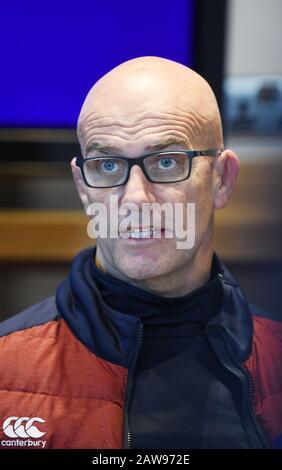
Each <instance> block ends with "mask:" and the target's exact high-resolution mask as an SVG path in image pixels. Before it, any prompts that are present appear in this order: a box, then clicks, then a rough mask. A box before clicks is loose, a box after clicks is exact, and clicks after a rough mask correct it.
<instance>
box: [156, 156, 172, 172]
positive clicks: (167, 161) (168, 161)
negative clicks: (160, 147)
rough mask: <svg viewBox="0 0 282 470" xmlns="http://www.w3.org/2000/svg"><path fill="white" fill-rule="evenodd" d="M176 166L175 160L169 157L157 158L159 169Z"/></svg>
mask: <svg viewBox="0 0 282 470" xmlns="http://www.w3.org/2000/svg"><path fill="white" fill-rule="evenodd" d="M175 166H176V162H175V160H173V159H172V158H171V157H163V158H161V159H160V160H159V167H160V168H161V169H169V170H170V169H171V168H174V167H175Z"/></svg>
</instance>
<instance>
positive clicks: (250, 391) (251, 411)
mask: <svg viewBox="0 0 282 470" xmlns="http://www.w3.org/2000/svg"><path fill="white" fill-rule="evenodd" d="M221 335H222V337H223V341H224V344H225V346H226V348H227V350H228V351H229V354H230V357H232V359H233V361H234V363H235V364H236V367H238V369H239V370H240V371H241V372H242V374H243V375H244V376H245V377H246V378H247V381H248V403H247V405H248V407H247V408H248V415H249V421H250V422H251V424H250V422H249V421H248V423H246V424H247V425H248V426H247V427H248V428H249V427H250V425H253V427H254V429H255V431H256V433H257V435H258V436H259V439H260V441H261V443H262V444H263V447H264V448H267V449H270V448H271V446H270V444H269V442H268V440H267V438H266V436H265V434H264V431H263V429H262V428H261V426H259V423H258V422H257V419H256V417H255V415H254V402H253V382H252V378H251V376H250V374H249V372H248V371H247V369H246V368H245V367H243V366H242V365H241V364H240V363H239V362H237V361H236V360H235V359H234V358H233V354H232V350H231V347H230V345H229V343H228V340H227V338H226V337H225V334H223V333H222V332H221ZM229 369H230V370H231V371H232V372H233V373H234V374H235V375H237V374H236V369H235V368H234V366H233V365H232V364H231V363H230V364H229Z"/></svg>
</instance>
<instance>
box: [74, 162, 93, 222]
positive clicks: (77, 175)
mask: <svg viewBox="0 0 282 470" xmlns="http://www.w3.org/2000/svg"><path fill="white" fill-rule="evenodd" d="M71 171H72V175H73V179H74V182H75V185H76V189H77V191H78V194H79V197H80V199H81V202H82V204H83V207H84V210H85V213H86V215H89V207H90V202H89V196H88V192H87V187H86V185H85V183H84V180H83V177H82V174H81V171H80V168H79V167H78V166H76V164H75V158H73V159H72V161H71Z"/></svg>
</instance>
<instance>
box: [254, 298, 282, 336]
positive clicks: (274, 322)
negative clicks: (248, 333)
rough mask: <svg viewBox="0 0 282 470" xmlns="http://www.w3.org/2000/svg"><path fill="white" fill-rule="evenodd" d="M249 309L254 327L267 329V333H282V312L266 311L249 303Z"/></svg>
mask: <svg viewBox="0 0 282 470" xmlns="http://www.w3.org/2000/svg"><path fill="white" fill-rule="evenodd" d="M249 309H250V312H251V314H252V317H253V322H254V328H259V329H265V332H266V334H267V333H269V334H273V333H281V335H282V312H281V313H280V314H279V313H275V312H270V311H266V310H263V309H261V308H259V307H257V306H255V305H252V304H250V305H249ZM281 339H282V338H281Z"/></svg>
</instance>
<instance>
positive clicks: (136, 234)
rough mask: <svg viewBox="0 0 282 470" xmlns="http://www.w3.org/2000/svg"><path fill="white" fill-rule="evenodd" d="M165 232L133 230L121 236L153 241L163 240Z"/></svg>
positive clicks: (158, 230)
mask: <svg viewBox="0 0 282 470" xmlns="http://www.w3.org/2000/svg"><path fill="white" fill-rule="evenodd" d="M164 232H165V230H164V229H131V230H128V231H126V232H123V233H120V236H121V238H126V239H132V240H151V239H158V238H163V235H164Z"/></svg>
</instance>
